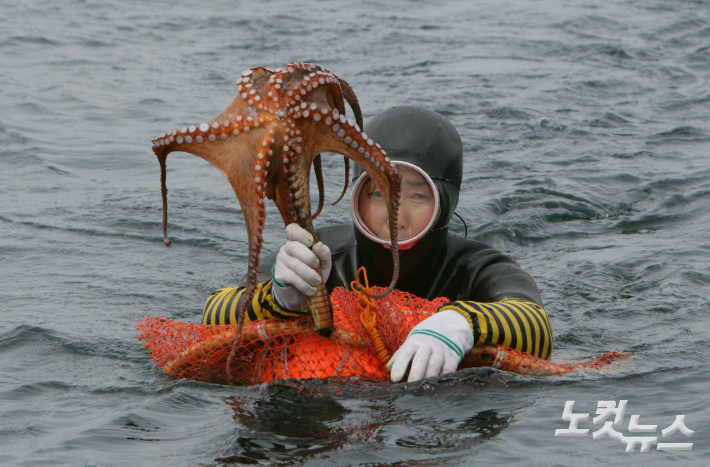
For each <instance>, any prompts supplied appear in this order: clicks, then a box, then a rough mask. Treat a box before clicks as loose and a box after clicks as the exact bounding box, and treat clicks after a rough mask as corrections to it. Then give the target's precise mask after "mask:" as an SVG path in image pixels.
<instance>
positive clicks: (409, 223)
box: [358, 166, 436, 240]
mask: <svg viewBox="0 0 710 467" xmlns="http://www.w3.org/2000/svg"><path fill="white" fill-rule="evenodd" d="M398 170H399V173H400V174H401V175H402V196H401V203H400V205H399V216H398V218H397V224H398V229H399V230H398V232H397V237H398V239H399V240H406V239H408V238H412V237H414V236H416V235H418V234H419V233H421V232H422V231H423V230H424V229H426V228H427V226H429V224H430V223H431V222H432V218H433V217H434V215H436V213H435V212H434V211H435V208H436V199H435V197H434V193H433V192H432V188H431V185H430V184H429V182H428V181H427V180H426V179H425V178H424V177H423V176H422V175H421V174H420V173H419V172H417V171H416V170H414V169H411V168H409V167H404V166H399V167H398ZM358 211H359V212H360V217H361V219H362V221H363V222H364V223H365V226H366V227H367V228H368V229H369V230H370V232H372V233H373V234H374V235H375V236H376V237H378V238H380V239H383V240H384V239H388V238H389V236H390V230H389V217H388V216H387V200H385V199H384V198H383V196H382V193H380V190H379V189H378V188H377V186H376V185H375V183H374V182H373V181H372V179H369V180H368V181H367V182H365V185H364V186H363V187H362V189H361V190H360V196H359V198H358Z"/></svg>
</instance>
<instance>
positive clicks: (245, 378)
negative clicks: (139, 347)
mask: <svg viewBox="0 0 710 467" xmlns="http://www.w3.org/2000/svg"><path fill="white" fill-rule="evenodd" d="M384 290H385V289H384V288H382V287H372V289H371V292H372V293H375V294H377V293H381V292H383V291H384ZM365 299H367V297H365V296H364V294H360V293H358V292H348V291H346V290H345V289H343V288H342V287H339V288H337V289H335V290H334V291H333V293H332V294H331V300H332V303H333V319H334V331H333V334H332V335H331V336H330V337H328V338H327V337H323V336H321V335H320V334H319V333H318V332H317V331H313V330H312V329H311V326H310V324H309V318H308V317H303V318H299V319H293V320H288V321H280V320H259V321H255V322H252V323H247V324H245V325H244V331H243V337H242V342H241V343H240V344H239V345H238V346H237V348H236V351H235V352H236V354H235V357H234V358H233V360H232V362H231V367H230V370H231V371H230V372H231V375H232V377H231V379H230V378H229V377H228V376H227V373H226V362H227V358H228V357H229V354H230V351H231V349H232V343H233V341H234V336H235V331H236V326H208V325H202V324H192V323H185V322H180V321H173V320H170V319H167V318H162V317H159V316H153V317H149V318H143V319H141V320H140V321H138V324H137V326H136V330H137V332H138V339H139V340H140V341H141V342H142V343H143V344H144V345H145V347H146V349H147V350H148V351H149V352H150V355H151V357H152V358H153V361H154V362H155V363H156V364H157V365H158V366H160V367H161V368H163V369H164V370H165V372H166V373H167V374H169V375H172V376H175V377H177V378H190V379H194V380H199V381H204V382H209V383H218V384H233V385H253V384H261V383H264V382H270V381H274V380H279V379H288V378H320V379H324V378H331V377H348V376H356V377H360V378H387V376H388V374H387V371H386V369H385V368H384V364H383V363H381V361H380V359H378V353H379V354H380V356H381V358H382V359H383V360H384V362H386V359H389V356H387V353H389V354H390V355H391V354H393V353H394V352H395V351H396V350H397V349H398V348H399V347H400V346H401V345H402V343H404V340H405V339H406V338H407V335H408V334H409V331H411V329H412V328H413V327H414V326H415V325H417V324H418V323H419V322H421V321H422V320H424V319H426V318H427V317H428V316H431V315H432V314H433V313H435V312H436V310H437V309H438V308H439V307H440V306H441V305H443V304H444V303H447V302H448V299H446V298H443V297H441V298H437V299H434V300H431V301H430V300H424V299H421V298H418V297H416V296H414V295H412V294H409V293H406V292H401V291H398V290H395V291H393V292H392V293H390V294H389V295H388V296H387V297H385V298H382V299H379V300H376V301H374V300H372V299H367V300H370V301H369V302H368V301H367V300H365ZM363 309H365V310H366V311H367V310H369V313H367V314H366V315H367V316H366V318H365V319H364V321H365V322H366V323H368V324H367V326H368V327H374V328H375V330H376V331H378V332H379V335H380V336H381V339H382V343H383V344H384V347H385V348H384V349H383V348H382V345H381V344H378V345H377V346H376V345H374V344H373V343H372V339H371V338H370V333H369V332H368V330H367V329H366V325H364V324H363V322H361V312H362V311H363ZM373 319H374V320H375V322H376V324H375V325H374V326H373V325H371V324H370V323H371V322H372V320H373ZM376 347H377V348H376ZM378 351H379V352H378ZM627 355H629V354H627V353H622V352H608V353H605V354H602V355H599V356H598V357H596V358H595V359H593V360H592V361H591V362H588V363H584V364H582V363H553V362H550V361H547V360H543V359H541V358H538V357H535V356H532V355H530V354H526V353H524V352H520V351H516V350H512V349H509V348H506V347H503V346H500V345H484V346H481V347H474V349H473V350H472V351H471V352H469V353H468V354H467V355H466V356H464V359H463V361H462V362H461V365H460V366H459V369H462V368H469V367H474V366H490V367H493V368H499V369H501V370H505V371H511V372H514V373H518V374H524V375H559V374H564V373H568V372H571V371H579V370H588V369H599V368H601V367H603V366H604V365H607V364H609V363H611V362H613V361H616V360H618V359H621V358H624V357H625V356H627Z"/></svg>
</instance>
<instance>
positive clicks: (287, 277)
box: [271, 224, 332, 311]
mask: <svg viewBox="0 0 710 467" xmlns="http://www.w3.org/2000/svg"><path fill="white" fill-rule="evenodd" d="M286 237H287V238H288V241H287V242H286V243H285V244H284V245H283V246H282V247H281V249H280V250H279V254H278V255H277V256H276V262H275V263H274V267H273V268H272V269H271V276H272V279H273V281H272V286H271V294H272V295H273V296H274V299H275V300H276V302H277V303H278V304H279V305H280V306H281V307H283V308H286V309H287V310H291V311H297V310H303V309H304V308H306V306H308V297H312V296H313V295H314V294H315V293H316V287H318V286H319V285H321V284H323V283H325V281H326V280H328V275H330V269H331V266H332V261H331V258H330V248H328V247H327V246H326V245H325V244H323V243H322V242H318V243H316V244H315V245H313V236H312V235H311V234H309V233H308V232H307V231H306V230H305V229H303V228H302V227H301V226H300V225H298V224H289V225H287V226H286ZM311 246H313V248H312V249H311ZM318 266H320V268H321V272H322V273H323V277H322V278H321V276H320V274H318V271H316V268H317V267H318Z"/></svg>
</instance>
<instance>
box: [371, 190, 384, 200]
mask: <svg viewBox="0 0 710 467" xmlns="http://www.w3.org/2000/svg"><path fill="white" fill-rule="evenodd" d="M370 198H375V199H379V198H382V193H380V190H375V191H373V192H372V193H370Z"/></svg>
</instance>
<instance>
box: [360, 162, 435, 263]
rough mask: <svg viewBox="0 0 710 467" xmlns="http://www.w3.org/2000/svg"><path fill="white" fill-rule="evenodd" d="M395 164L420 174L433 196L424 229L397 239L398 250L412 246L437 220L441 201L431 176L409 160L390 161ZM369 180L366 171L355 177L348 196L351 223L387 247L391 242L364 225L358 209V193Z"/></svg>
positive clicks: (366, 235)
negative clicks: (350, 193) (430, 214)
mask: <svg viewBox="0 0 710 467" xmlns="http://www.w3.org/2000/svg"><path fill="white" fill-rule="evenodd" d="M392 163H394V165H395V166H397V167H407V168H409V169H412V170H414V171H415V172H416V173H418V174H419V175H421V176H422V177H423V178H424V180H425V181H426V182H427V184H428V185H429V188H430V189H431V192H432V194H433V196H434V214H433V215H432V216H431V220H430V221H429V223H428V224H427V226H426V227H424V229H422V231H421V232H419V233H418V234H417V235H415V236H413V237H409V238H408V239H406V240H399V239H398V241H397V244H398V245H399V249H400V250H408V249H410V248H412V247H413V246H414V245H415V244H416V243H417V242H418V241H419V240H421V239H422V238H423V237H424V236H425V235H426V234H427V233H429V231H430V230H431V228H432V227H433V226H434V225H435V224H436V222H437V221H438V220H439V215H440V214H441V201H440V200H439V191H438V190H437V189H436V185H434V181H433V180H432V178H431V177H430V176H429V174H427V173H426V172H424V171H423V170H422V169H421V168H419V167H418V166H416V165H414V164H411V163H409V162H405V161H392ZM368 180H370V176H369V175H367V173H366V172H363V173H362V174H361V175H360V177H359V178H358V179H357V181H356V182H355V185H354V186H353V192H352V196H351V197H350V214H351V216H352V218H353V223H354V224H355V226H356V227H357V229H358V230H359V231H360V232H362V234H363V235H364V236H365V237H367V238H369V239H370V240H372V241H373V242H375V243H379V244H380V245H382V246H384V247H385V248H387V249H389V248H390V244H391V243H392V242H391V241H390V240H388V239H384V238H380V237H378V236H377V235H375V234H374V233H372V231H371V230H370V229H369V228H368V227H367V225H365V221H363V219H362V216H361V215H360V209H359V202H360V193H361V192H362V188H363V187H364V186H365V183H367V181H368Z"/></svg>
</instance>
